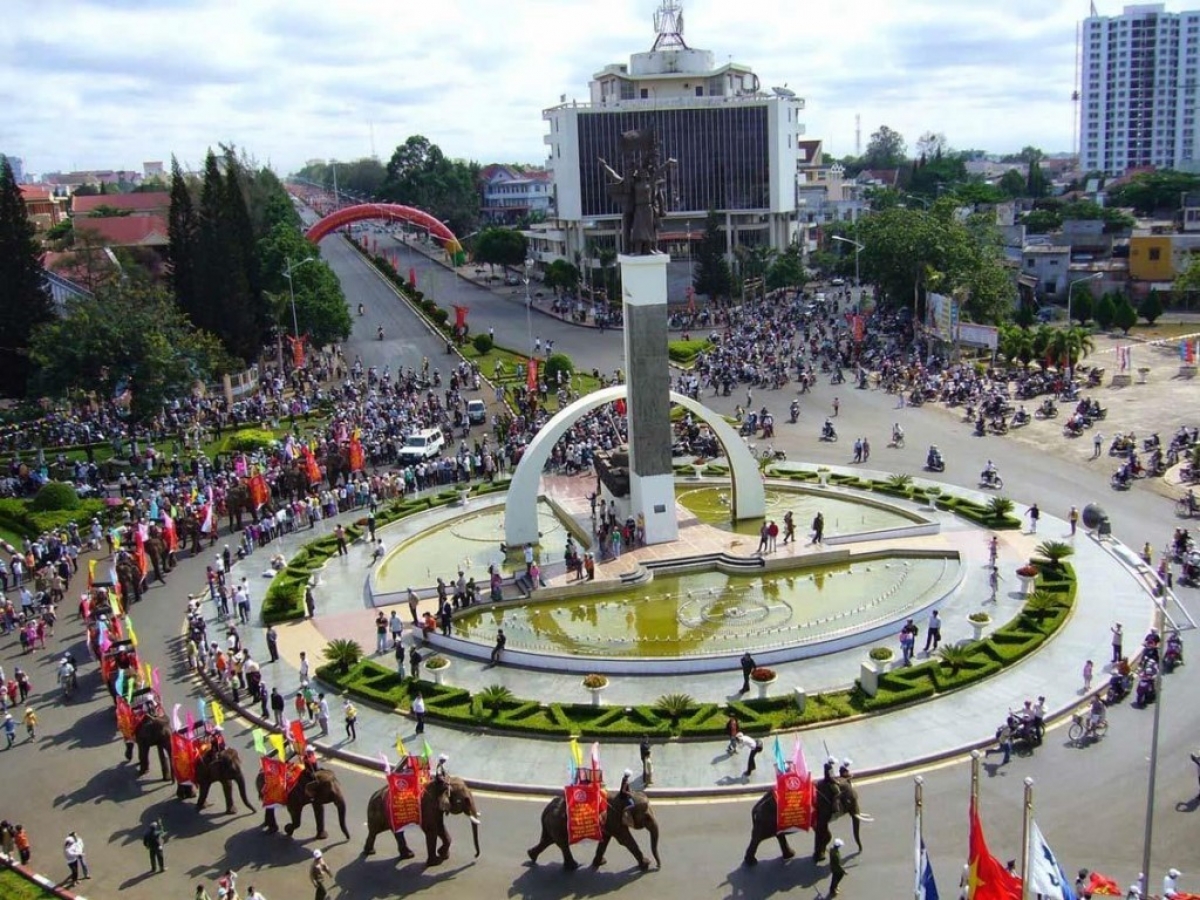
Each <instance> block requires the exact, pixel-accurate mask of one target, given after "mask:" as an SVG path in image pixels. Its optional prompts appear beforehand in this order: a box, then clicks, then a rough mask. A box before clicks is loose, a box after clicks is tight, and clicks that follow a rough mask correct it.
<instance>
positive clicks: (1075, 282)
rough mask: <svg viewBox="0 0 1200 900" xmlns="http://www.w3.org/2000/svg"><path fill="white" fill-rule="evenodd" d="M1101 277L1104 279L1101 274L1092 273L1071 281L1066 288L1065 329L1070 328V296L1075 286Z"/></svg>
mask: <svg viewBox="0 0 1200 900" xmlns="http://www.w3.org/2000/svg"><path fill="white" fill-rule="evenodd" d="M1103 277H1104V273H1103V272H1093V273H1092V274H1091V275H1089V276H1088V277H1087V278H1080V279H1078V280H1076V281H1072V282H1071V284H1070V285H1069V286H1068V287H1067V327H1068V328H1070V327H1071V294H1072V292H1074V290H1075V286H1076V285H1077V284H1083V283H1084V282H1085V281H1095V280H1096V279H1097V278H1103Z"/></svg>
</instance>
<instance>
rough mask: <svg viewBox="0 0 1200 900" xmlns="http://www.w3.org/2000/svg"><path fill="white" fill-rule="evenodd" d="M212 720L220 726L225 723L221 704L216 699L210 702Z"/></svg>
mask: <svg viewBox="0 0 1200 900" xmlns="http://www.w3.org/2000/svg"><path fill="white" fill-rule="evenodd" d="M212 714H213V722H214V724H216V725H217V727H220V726H222V725H224V724H225V710H223V709H221V704H220V703H218V702H217V701H216V700H214V701H213V702H212Z"/></svg>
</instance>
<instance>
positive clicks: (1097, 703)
mask: <svg viewBox="0 0 1200 900" xmlns="http://www.w3.org/2000/svg"><path fill="white" fill-rule="evenodd" d="M1106 712H1107V707H1105V705H1104V703H1103V701H1102V700H1101V699H1100V698H1099V697H1093V698H1092V707H1091V709H1089V710H1088V716H1087V724H1086V725H1084V734H1085V735H1086V736H1087V737H1094V736H1095V734H1096V729H1097V728H1099V727H1100V723H1101V722H1103V721H1104V719H1105V716H1106Z"/></svg>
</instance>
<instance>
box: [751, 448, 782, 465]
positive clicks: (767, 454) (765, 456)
mask: <svg viewBox="0 0 1200 900" xmlns="http://www.w3.org/2000/svg"><path fill="white" fill-rule="evenodd" d="M758 458H759V459H761V460H762V461H763V462H778V461H780V460H784V459H787V452H786V451H784V450H776V449H775V448H774V447H767V448H766V449H765V450H763V451H762V452H761V453H760V454H759V455H758Z"/></svg>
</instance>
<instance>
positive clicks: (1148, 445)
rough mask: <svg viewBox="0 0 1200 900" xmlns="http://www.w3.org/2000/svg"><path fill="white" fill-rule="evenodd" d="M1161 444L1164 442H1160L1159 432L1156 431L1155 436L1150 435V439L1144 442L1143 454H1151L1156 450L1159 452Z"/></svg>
mask: <svg viewBox="0 0 1200 900" xmlns="http://www.w3.org/2000/svg"><path fill="white" fill-rule="evenodd" d="M1161 443H1162V441H1160V440H1159V438H1158V432H1157V431H1156V432H1154V434H1152V435H1150V437H1148V438H1146V439H1145V440H1143V441H1142V452H1143V453H1150V452H1152V451H1154V450H1157V449H1158V447H1159V445H1160V444H1161Z"/></svg>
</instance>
